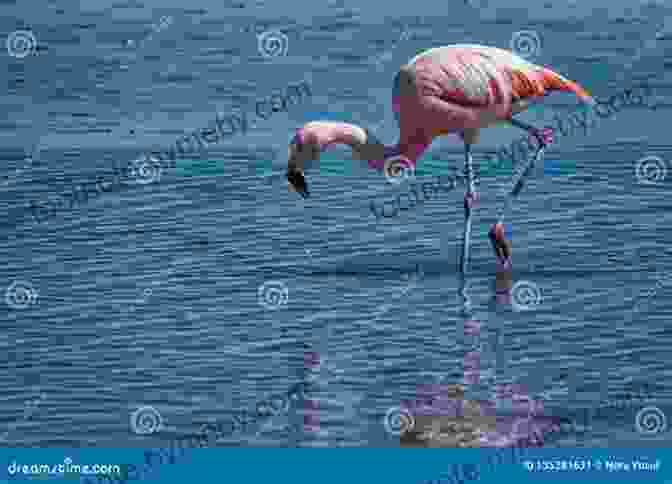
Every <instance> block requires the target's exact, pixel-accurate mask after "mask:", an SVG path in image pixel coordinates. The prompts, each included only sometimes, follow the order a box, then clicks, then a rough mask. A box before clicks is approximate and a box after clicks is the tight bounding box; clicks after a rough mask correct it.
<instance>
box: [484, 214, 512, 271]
mask: <svg viewBox="0 0 672 484" xmlns="http://www.w3.org/2000/svg"><path fill="white" fill-rule="evenodd" d="M488 237H489V238H490V242H492V248H493V249H494V250H495V256H497V258H498V259H499V261H500V262H501V263H502V264H503V265H504V267H510V265H511V243H510V242H509V241H507V240H506V237H505V235H504V224H502V223H496V224H494V225H493V226H492V227H491V228H490V232H488Z"/></svg>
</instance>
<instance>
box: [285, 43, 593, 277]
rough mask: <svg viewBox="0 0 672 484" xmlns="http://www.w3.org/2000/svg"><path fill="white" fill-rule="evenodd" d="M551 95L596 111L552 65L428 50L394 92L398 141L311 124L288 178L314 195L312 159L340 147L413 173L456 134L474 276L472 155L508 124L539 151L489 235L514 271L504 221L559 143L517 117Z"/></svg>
mask: <svg viewBox="0 0 672 484" xmlns="http://www.w3.org/2000/svg"><path fill="white" fill-rule="evenodd" d="M551 91H564V92H571V93H573V94H575V95H576V96H577V97H578V98H579V99H580V101H581V102H582V103H584V104H586V105H589V106H594V105H595V100H594V99H593V98H592V96H591V95H590V94H589V93H588V92H587V91H586V90H585V89H583V88H582V87H581V86H579V85H578V84H577V83H576V82H574V81H571V80H569V79H566V78H565V77H563V76H561V75H560V74H558V73H557V72H555V71H553V70H551V69H550V68H547V67H542V66H539V65H536V64H533V63H531V62H528V61H526V60H524V59H522V58H521V57H519V56H517V55H515V54H514V53H512V52H510V51H507V50H504V49H499V48H496V47H488V46H482V45H472V44H454V45H448V46H442V47H436V48H432V49H429V50H426V51H424V52H422V53H420V54H419V55H417V56H416V57H414V58H413V59H411V60H410V61H409V62H408V63H406V64H405V65H403V66H401V67H400V69H399V72H398V73H397V75H396V77H395V79H394V84H393V93H392V105H393V110H394V112H395V117H396V120H397V123H398V125H399V140H398V142H397V143H396V144H395V145H392V146H387V145H384V144H383V143H381V142H380V141H379V140H378V138H377V137H376V136H375V135H374V134H373V133H372V132H371V131H370V130H369V129H367V128H363V127H360V126H357V125H353V124H349V123H343V122H332V121H321V120H320V121H311V122H308V123H306V124H305V125H303V126H302V127H300V128H299V129H297V131H296V134H295V136H294V137H293V138H292V140H291V142H290V144H289V149H288V161H287V173H286V177H287V181H288V188H289V190H290V191H295V192H298V193H299V194H300V195H301V196H302V197H303V198H304V199H305V198H308V197H309V195H310V193H309V191H308V185H307V182H306V179H305V169H306V166H307V163H308V162H309V161H317V160H319V157H320V153H321V152H322V151H324V150H325V149H327V148H328V147H329V146H331V145H334V144H345V145H349V146H350V147H351V148H352V156H353V158H354V159H355V160H357V161H362V162H363V161H366V162H367V165H368V167H369V168H371V169H375V170H378V171H381V170H382V171H385V173H386V175H387V174H388V172H389V171H390V170H396V173H397V174H398V173H399V170H400V169H401V170H413V169H414V168H415V164H416V161H417V159H418V158H419V157H420V155H422V153H423V152H425V151H426V150H427V148H428V147H429V146H430V144H431V143H432V141H433V140H434V138H436V137H439V136H445V135H448V134H457V135H459V136H460V137H461V139H462V141H463V142H464V150H465V162H464V163H465V174H466V179H467V189H466V193H465V195H464V219H465V221H464V232H463V237H462V253H461V259H460V272H461V273H462V276H463V277H464V276H465V275H466V273H467V271H468V265H469V248H470V244H471V223H472V215H473V210H474V208H475V207H476V206H477V202H478V200H479V195H478V193H477V191H476V186H475V185H476V181H475V177H474V168H473V161H472V155H471V150H472V146H473V145H474V144H475V143H477V142H478V140H479V135H480V131H481V129H483V128H486V127H491V126H494V125H501V124H508V125H512V126H515V127H517V128H520V129H522V130H525V131H527V132H528V133H530V138H531V140H536V141H537V142H538V144H539V146H538V147H537V149H536V153H535V156H533V157H532V158H530V159H529V160H527V161H525V162H524V163H523V165H522V168H520V169H519V170H517V171H516V173H514V174H513V177H512V184H511V185H512V188H511V190H510V191H509V192H508V194H507V199H506V202H505V206H504V208H503V209H502V211H501V212H500V215H499V218H498V220H497V222H496V223H494V224H493V225H492V227H491V229H490V231H489V232H488V236H489V238H490V240H491V243H492V246H493V249H494V251H495V256H496V257H497V259H498V262H499V263H500V264H502V265H503V267H505V268H506V267H509V268H510V267H511V245H510V242H509V241H507V240H506V237H505V235H504V234H505V231H504V225H503V221H504V216H505V214H506V212H507V210H508V209H510V207H511V205H512V203H513V202H514V201H515V199H516V198H517V197H518V194H519V193H520V191H521V190H522V188H523V186H524V184H525V179H526V178H527V177H529V175H530V173H531V171H532V170H531V169H532V167H533V166H534V164H535V163H536V162H537V161H538V160H539V159H541V157H542V156H543V154H544V150H545V149H546V148H547V146H548V145H550V144H551V143H552V142H553V132H552V130H551V129H549V128H545V129H538V128H535V127H534V126H530V125H528V124H526V123H523V122H521V121H519V120H517V119H514V118H513V116H514V115H516V114H519V113H521V112H523V111H525V110H526V109H528V108H529V107H530V106H531V105H532V104H533V102H534V101H536V100H538V99H539V98H541V97H543V96H546V95H548V94H549V93H550V92H551Z"/></svg>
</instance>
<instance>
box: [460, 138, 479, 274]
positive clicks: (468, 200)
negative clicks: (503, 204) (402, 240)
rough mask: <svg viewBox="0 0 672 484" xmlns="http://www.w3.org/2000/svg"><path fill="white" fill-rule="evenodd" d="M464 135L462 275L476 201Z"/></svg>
mask: <svg viewBox="0 0 672 484" xmlns="http://www.w3.org/2000/svg"><path fill="white" fill-rule="evenodd" d="M465 134H466V136H464V140H465V143H464V156H465V161H464V168H465V172H466V176H467V193H465V195H464V234H463V236H462V258H461V259H460V272H461V273H462V276H465V275H466V274H467V270H468V269H469V248H470V246H471V218H472V211H473V209H474V207H475V205H476V202H477V201H478V193H476V186H475V185H476V180H475V179H474V167H473V159H472V156H471V143H470V141H471V140H470V139H469V138H470V137H469V136H468V134H467V133H465Z"/></svg>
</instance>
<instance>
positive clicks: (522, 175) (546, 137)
mask: <svg viewBox="0 0 672 484" xmlns="http://www.w3.org/2000/svg"><path fill="white" fill-rule="evenodd" d="M509 123H510V124H511V125H513V126H515V127H517V128H520V129H523V130H525V131H527V132H528V133H530V134H531V135H532V136H534V137H535V138H536V139H537V141H538V143H539V148H537V152H536V153H535V154H534V156H532V157H530V158H529V159H527V160H525V161H524V162H523V163H522V164H521V165H520V167H519V168H518V169H517V170H516V172H515V173H514V174H513V177H512V180H511V181H512V183H511V188H510V190H509V191H508V192H507V194H506V202H505V204H504V207H503V208H502V211H501V212H500V214H499V218H498V220H497V223H495V224H494V225H493V226H492V228H491V229H490V232H489V233H488V236H489V237H490V241H491V242H492V247H493V249H494V250H495V255H496V256H497V258H498V259H499V260H500V261H501V262H502V263H503V264H504V266H505V267H506V266H508V265H510V263H511V244H510V243H509V242H508V241H507V240H506V237H505V233H504V225H503V220H504V216H505V215H506V214H507V213H508V211H509V210H510V209H511V207H512V205H513V202H514V201H515V200H516V199H517V198H518V195H519V194H520V192H521V190H522V189H523V187H524V186H525V181H526V180H527V179H528V178H529V176H530V174H531V173H532V169H533V168H534V166H535V165H536V163H537V162H539V161H541V160H542V158H543V156H544V151H545V150H546V148H547V147H548V145H549V144H551V143H552V142H553V133H552V131H551V130H550V129H545V130H540V129H538V128H535V127H534V126H531V125H529V124H526V123H523V122H522V121H518V120H516V119H510V120H509Z"/></svg>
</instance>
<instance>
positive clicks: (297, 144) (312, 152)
mask: <svg viewBox="0 0 672 484" xmlns="http://www.w3.org/2000/svg"><path fill="white" fill-rule="evenodd" d="M319 158H320V147H319V146H317V145H316V144H315V143H312V142H307V141H306V140H305V139H303V137H302V136H301V131H299V132H298V133H297V134H296V136H294V139H292V142H291V143H290V144H289V150H288V153H287V188H288V189H289V191H290V192H297V193H298V194H299V195H301V196H302V197H303V198H308V197H309V196H310V192H309V191H308V184H307V183H306V177H305V176H304V171H305V168H306V165H307V164H308V163H309V162H311V161H313V160H319Z"/></svg>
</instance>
